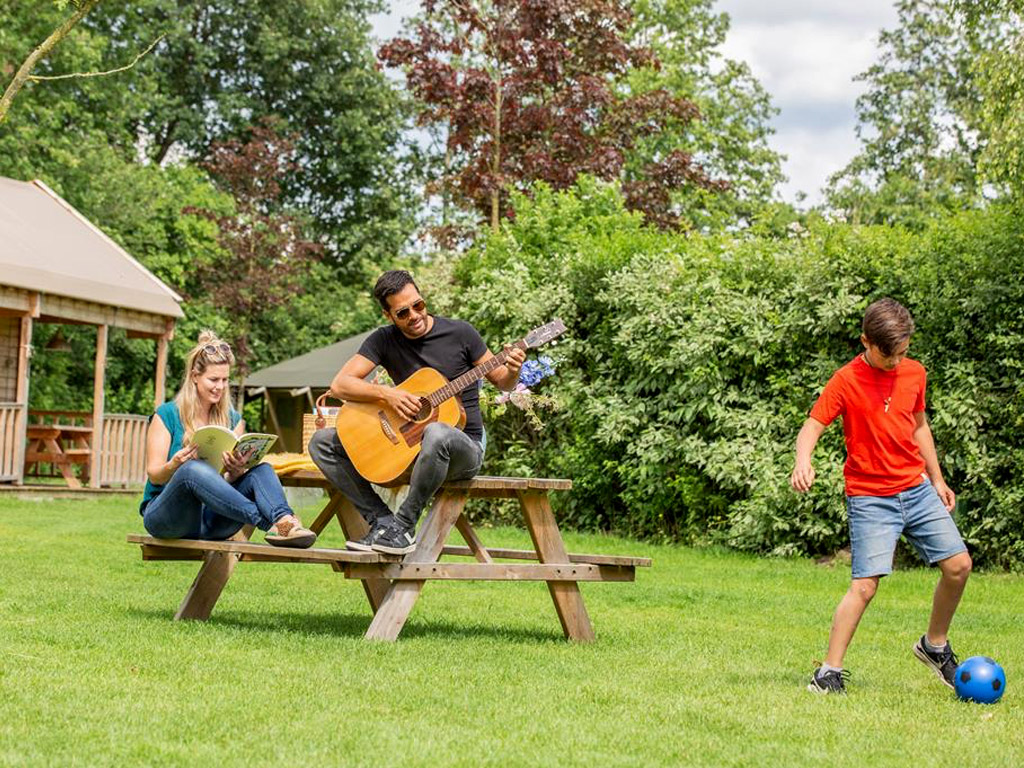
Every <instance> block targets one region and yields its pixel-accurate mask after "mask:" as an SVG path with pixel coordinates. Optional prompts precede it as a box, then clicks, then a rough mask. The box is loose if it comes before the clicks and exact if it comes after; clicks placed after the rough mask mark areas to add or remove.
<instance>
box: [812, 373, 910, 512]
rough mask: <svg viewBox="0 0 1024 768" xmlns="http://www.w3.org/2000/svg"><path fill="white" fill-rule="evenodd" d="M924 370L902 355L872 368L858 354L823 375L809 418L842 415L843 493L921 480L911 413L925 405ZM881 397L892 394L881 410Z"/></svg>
mask: <svg viewBox="0 0 1024 768" xmlns="http://www.w3.org/2000/svg"><path fill="white" fill-rule="evenodd" d="M927 380H928V374H927V373H926V372H925V369H924V366H923V365H921V364H920V363H919V362H917V361H916V360H910V359H909V358H904V359H903V360H901V361H900V363H899V364H898V365H897V366H896V367H895V368H893V369H892V370H891V371H883V370H880V369H878V368H872V367H871V366H870V365H868V363H867V361H866V360H864V357H863V356H862V355H857V357H855V358H854V359H853V360H851V361H850V362H849V363H847V364H846V365H844V366H843V367H842V368H840V369H839V370H838V371H836V372H835V373H834V374H833V375H832V378H831V379H829V380H828V384H826V385H825V389H824V390H823V391H822V393H821V396H820V397H819V398H818V401H817V402H816V403H815V404H814V407H813V408H812V409H811V418H812V419H815V420H817V421H820V422H821V423H822V424H826V425H827V424H831V423H832V421H834V420H835V418H836V417H837V416H842V417H843V435H844V436H845V438H846V466H845V467H844V468H843V474H844V475H845V476H846V495H847V496H892V495H894V494H897V493H900V492H901V491H905V490H907V489H908V488H912V487H914V486H915V485H918V484H920V483H921V482H922V481H923V476H922V473H923V472H924V469H925V464H924V458H923V457H922V456H921V449H920V448H918V446H917V443H916V442H914V429H915V428H916V426H917V424H916V420H915V414H917V413H920V412H921V411H923V410H924V392H925V386H926V385H927ZM886 398H891V401H890V403H889V410H888V412H886V410H885V401H886Z"/></svg>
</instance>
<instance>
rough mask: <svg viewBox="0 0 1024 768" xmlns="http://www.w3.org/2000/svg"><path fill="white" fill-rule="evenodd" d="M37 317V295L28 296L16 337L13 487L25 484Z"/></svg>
mask: <svg viewBox="0 0 1024 768" xmlns="http://www.w3.org/2000/svg"><path fill="white" fill-rule="evenodd" d="M36 317H39V294H38V293H31V294H29V311H28V312H27V313H26V314H24V315H22V316H21V334H20V335H19V337H18V384H17V387H16V389H15V396H14V401H15V402H16V403H21V406H22V407H21V417H20V418H19V419H18V422H17V425H16V427H15V437H14V455H15V459H14V462H15V464H14V471H15V473H16V474H17V477H16V478H15V480H14V484H15V485H22V484H23V483H24V482H25V443H26V440H27V439H28V380H29V371H28V369H29V365H30V362H29V360H30V359H31V357H32V319H33V318H36Z"/></svg>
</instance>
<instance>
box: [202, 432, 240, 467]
mask: <svg viewBox="0 0 1024 768" xmlns="http://www.w3.org/2000/svg"><path fill="white" fill-rule="evenodd" d="M192 442H193V443H195V444H196V445H198V446H199V451H198V453H199V458H201V459H203V460H204V461H206V462H209V464H210V466H212V467H213V468H214V469H216V470H217V471H218V472H221V471H223V469H224V457H223V456H222V455H221V454H223V453H224V451H230V450H231V449H232V448H234V447H235V443H236V442H237V438H236V437H235V433H234V432H232V431H231V430H230V429H228V428H227V427H222V426H219V425H217V424H209V425H207V426H205V427H200V428H199V429H197V430H196V431H195V433H194V434H193V435H192Z"/></svg>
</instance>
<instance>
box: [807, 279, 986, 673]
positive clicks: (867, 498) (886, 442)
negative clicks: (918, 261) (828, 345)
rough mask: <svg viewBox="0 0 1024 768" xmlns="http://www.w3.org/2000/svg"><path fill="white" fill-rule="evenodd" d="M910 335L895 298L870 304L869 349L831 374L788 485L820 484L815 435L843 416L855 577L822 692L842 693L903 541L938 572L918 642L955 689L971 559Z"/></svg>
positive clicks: (838, 617) (865, 339) (922, 655)
mask: <svg viewBox="0 0 1024 768" xmlns="http://www.w3.org/2000/svg"><path fill="white" fill-rule="evenodd" d="M913 332H914V321H913V319H912V318H911V316H910V313H909V312H908V311H907V310H906V308H905V307H903V306H902V305H901V304H899V303H897V302H896V301H893V300H892V299H881V300H879V301H876V302H875V303H874V304H872V305H871V306H869V307H868V308H867V311H866V312H865V314H864V324H863V333H862V335H861V337H860V340H861V343H862V344H863V345H864V352H863V353H862V354H860V355H858V356H857V357H855V358H854V359H853V360H852V361H851V362H849V363H847V364H846V365H844V366H843V367H842V368H840V369H839V370H838V371H836V372H835V373H834V374H833V375H832V378H831V379H829V381H828V383H827V384H826V385H825V389H824V390H823V391H822V393H821V396H820V397H819V398H818V401H817V402H816V403H815V404H814V407H813V408H812V409H811V415H810V418H808V419H807V421H805V422H804V425H803V427H802V428H801V429H800V434H799V435H798V436H797V439H796V466H795V467H794V469H793V475H792V477H791V478H790V484H791V485H792V486H793V488H794V489H795V490H797V491H800V492H804V491H806V490H808V489H809V488H810V487H811V485H812V484H813V483H814V468H813V467H812V466H811V454H812V453H813V452H814V446H815V445H816V444H817V442H818V438H820V437H821V434H822V432H824V431H825V428H826V427H827V426H828V425H829V424H831V423H832V421H833V420H834V419H835V418H836V417H837V416H842V417H843V435H844V437H845V440H846V466H845V467H844V469H843V474H844V475H845V477H846V510H847V516H848V517H849V524H850V549H851V552H852V559H853V573H852V580H851V582H850V589H849V590H848V591H847V593H846V594H845V595H844V596H843V599H842V600H840V601H839V605H838V607H837V608H836V612H835V616H834V617H833V619H832V630H831V632H830V633H829V638H828V655H827V656H826V657H825V663H824V664H822V665H821V666H820V667H819V668H818V669H817V670H816V671H815V673H814V676H813V677H812V678H811V683H810V685H808V686H807V687H808V690H811V691H814V692H817V693H845V692H846V688H845V681H846V678H847V676H848V673H847V672H846V671H845V670H844V669H843V656H845V654H846V649H847V648H848V647H849V645H850V641H851V640H852V639H853V633H854V632H855V631H856V630H857V624H858V623H859V622H860V619H861V616H863V615H864V611H865V610H866V609H867V607H868V603H870V602H871V598H873V597H874V596H875V590H877V589H878V581H879V579H881V577H882V576H885V575H887V574H889V573H892V558H893V552H894V551H895V549H896V542H897V541H898V540H899V537H900V534H903V535H904V536H906V538H907V540H908V541H909V542H910V543H911V544H912V545H913V546H914V548H915V549H916V550H917V551H918V553H919V554H920V555H921V557H923V558H924V559H925V560H927V561H928V562H929V563H933V564H937V565H938V567H939V570H940V572H941V576H940V577H939V583H938V585H937V586H936V587H935V595H934V597H933V599H932V614H931V619H930V621H929V622H928V631H927V632H925V634H924V635H922V636H921V639H920V640H918V641H917V642H916V643H915V644H914V655H915V656H917V658H919V659H920V660H921V661H922V662H924V663H925V664H926V665H928V666H929V667H931V668H932V669H933V670H934V671H935V672H936V674H938V676H939V679H940V680H942V681H943V682H944V683H945V684H946V685H948V686H949V687H950V688H952V687H953V672H954V671H955V670H956V667H957V658H956V655H955V654H954V653H953V649H952V648H951V647H950V645H949V641H948V639H947V633H948V631H949V625H950V622H951V621H952V620H953V614H954V613H955V612H956V607H957V605H958V604H959V602H960V596H961V595H962V594H963V591H964V586H965V585H966V583H967V577H968V576H969V575H970V573H971V556H970V555H969V554H967V547H966V546H965V545H964V542H963V539H962V538H961V537H960V532H959V531H958V530H957V527H956V524H955V523H954V522H953V518H952V517H951V516H950V514H951V512H952V510H953V505H954V503H955V501H956V497H955V495H954V494H953V491H952V489H950V487H949V486H948V485H946V482H945V480H943V479H942V469H941V468H940V467H939V460H938V457H937V456H936V453H935V443H934V441H933V440H932V432H931V429H930V428H929V427H928V420H927V419H926V418H925V415H924V408H925V397H924V395H925V384H926V379H927V375H926V373H925V369H924V366H922V365H921V364H920V363H918V362H917V361H916V360H911V359H909V358H907V357H906V355H907V349H908V347H909V346H910V336H911V334H912V333H913Z"/></svg>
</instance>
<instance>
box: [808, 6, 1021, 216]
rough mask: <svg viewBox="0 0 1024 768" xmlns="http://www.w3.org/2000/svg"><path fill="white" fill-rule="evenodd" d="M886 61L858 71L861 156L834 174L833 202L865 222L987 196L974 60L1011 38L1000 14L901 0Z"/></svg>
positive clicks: (884, 51)
mask: <svg viewBox="0 0 1024 768" xmlns="http://www.w3.org/2000/svg"><path fill="white" fill-rule="evenodd" d="M897 10H898V14H899V22H898V24H897V26H896V28H895V29H887V30H883V32H882V33H881V36H880V38H879V48H880V50H881V55H880V57H879V61H878V62H877V63H876V64H874V65H873V66H872V67H870V68H869V69H868V70H867V71H866V72H864V73H863V74H861V75H859V76H858V79H859V80H862V81H864V82H866V83H867V84H868V91H867V93H865V94H864V95H863V96H861V97H860V98H858V100H857V116H858V126H857V135H858V137H859V138H860V141H861V151H860V153H859V154H858V155H857V156H856V157H855V158H854V159H853V160H852V161H851V162H850V163H849V165H847V167H846V168H844V169H843V170H842V171H840V172H839V173H837V174H835V175H834V176H833V177H832V178H831V179H830V180H829V187H828V190H827V197H828V203H829V205H830V206H831V207H832V208H834V209H837V210H840V211H842V212H843V213H845V214H846V215H847V216H848V217H849V218H850V219H852V220H854V221H861V222H879V223H882V222H888V223H895V222H901V223H910V224H919V223H920V222H921V221H922V219H924V218H927V217H928V216H930V215H933V214H934V213H937V212H942V211H948V210H955V209H958V208H963V207H968V206H971V205H975V204H977V203H978V201H979V200H980V199H981V196H982V185H981V184H980V181H979V177H978V160H979V157H980V155H981V153H982V151H983V149H984V146H985V144H986V141H987V131H986V129H985V126H984V124H983V123H982V122H981V121H980V120H979V107H980V105H981V103H982V98H983V97H982V94H981V92H980V90H979V87H978V81H977V78H976V74H975V69H974V66H973V65H974V62H975V60H976V59H977V58H978V57H979V56H981V55H983V54H985V52H987V51H994V50H998V49H1000V48H1001V47H1002V46H1004V45H1005V44H1006V27H1005V25H1004V24H1003V23H1002V22H1001V21H1000V20H999V19H998V18H991V19H990V21H991V22H992V23H990V24H986V25H984V26H982V25H978V26H973V27H972V26H968V25H963V24H960V23H958V20H957V19H956V17H955V16H954V14H953V3H952V2H951V0H934V1H931V0H900V2H899V3H898V4H897Z"/></svg>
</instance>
